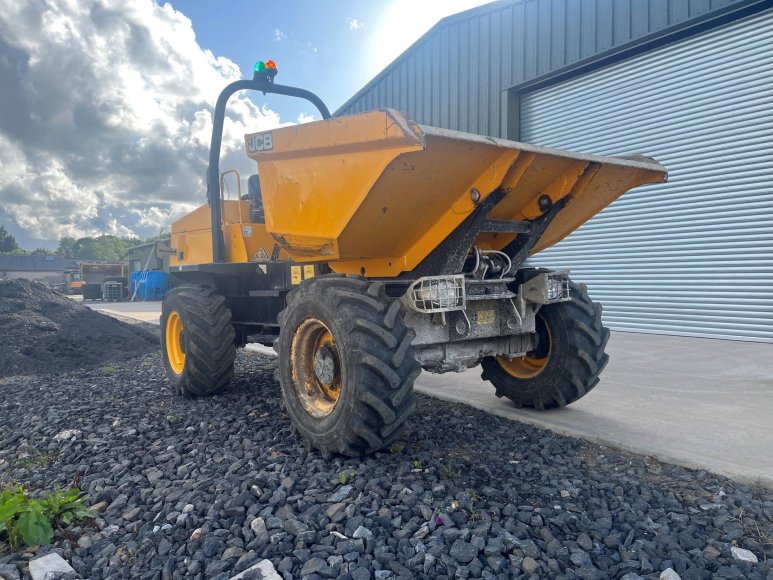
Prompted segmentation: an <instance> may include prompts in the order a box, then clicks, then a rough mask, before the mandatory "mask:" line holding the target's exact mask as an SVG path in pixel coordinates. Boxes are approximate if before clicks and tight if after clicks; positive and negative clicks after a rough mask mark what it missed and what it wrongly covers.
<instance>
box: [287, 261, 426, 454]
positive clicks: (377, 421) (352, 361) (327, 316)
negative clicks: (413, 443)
mask: <svg viewBox="0 0 773 580" xmlns="http://www.w3.org/2000/svg"><path fill="white" fill-rule="evenodd" d="M403 315H404V310H403V306H402V304H401V303H400V302H399V301H396V300H392V299H390V298H389V297H387V295H386V290H385V286H384V284H383V283H381V282H369V281H366V280H362V279H357V278H345V277H341V276H320V277H316V278H312V279H310V280H307V281H304V282H303V283H302V284H301V286H300V287H299V288H297V289H295V290H293V291H292V292H291V293H290V294H289V295H288V298H287V308H286V309H285V310H284V311H282V313H281V314H280V315H279V323H280V325H281V330H280V332H279V338H278V339H277V341H276V343H275V348H276V350H277V353H278V355H279V368H278V371H279V373H278V374H279V381H280V384H281V387H282V400H283V402H284V405H285V408H286V409H287V412H288V414H289V415H290V420H291V421H292V423H293V426H294V427H295V428H296V429H297V430H298V431H299V433H300V435H301V436H302V437H303V439H304V440H305V442H306V444H307V445H308V446H309V447H313V448H316V449H319V450H320V452H321V453H322V454H323V456H325V457H329V456H330V455H332V454H333V453H340V454H342V455H346V456H349V457H356V456H359V455H362V454H364V453H369V452H371V451H375V450H377V449H380V448H382V447H384V446H385V445H388V444H389V443H390V442H391V441H394V440H395V439H396V438H397V437H398V436H399V435H400V432H401V430H402V429H403V427H404V425H405V422H406V420H407V418H408V416H409V415H410V414H411V412H412V411H413V409H414V407H415V396H414V393H413V381H414V379H415V378H416V377H417V376H418V374H419V372H421V368H420V367H419V365H418V363H417V362H416V360H415V359H414V356H413V351H412V349H411V342H412V341H413V338H414V335H415V334H414V332H413V330H411V329H410V328H408V327H407V326H406V325H405V322H404V321H403Z"/></svg>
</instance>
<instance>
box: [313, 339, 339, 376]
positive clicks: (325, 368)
mask: <svg viewBox="0 0 773 580" xmlns="http://www.w3.org/2000/svg"><path fill="white" fill-rule="evenodd" d="M336 363H337V361H336V355H335V352H334V350H333V349H332V348H330V346H328V345H326V344H325V345H322V347H320V348H319V349H317V352H316V353H315V354H314V374H315V375H316V376H317V380H318V381H319V382H320V383H321V384H322V385H324V386H327V387H329V386H330V385H332V384H333V381H335V377H336V370H337V368H336V367H337V364H336Z"/></svg>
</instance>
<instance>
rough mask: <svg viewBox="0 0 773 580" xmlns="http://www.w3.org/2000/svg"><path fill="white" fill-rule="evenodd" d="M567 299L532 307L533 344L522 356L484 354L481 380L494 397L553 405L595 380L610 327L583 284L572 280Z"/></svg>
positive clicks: (563, 403) (585, 390)
mask: <svg viewBox="0 0 773 580" xmlns="http://www.w3.org/2000/svg"><path fill="white" fill-rule="evenodd" d="M569 294H570V297H571V300H569V301H567V302H558V303H556V304H549V305H546V306H543V307H542V308H540V310H539V311H538V312H537V317H536V326H537V337H538V340H537V346H536V348H535V349H534V350H533V351H531V352H530V353H528V355H527V356H525V357H521V358H516V359H512V360H507V359H506V358H504V357H496V358H495V357H487V358H485V359H483V362H482V365H481V366H482V367H483V374H482V378H483V379H484V380H488V381H491V383H492V384H493V385H494V387H495V388H496V394H497V396H498V397H507V398H508V399H510V400H511V401H513V402H514V403H515V404H516V406H518V407H532V408H535V409H540V410H542V409H554V408H558V407H564V406H566V405H569V404H570V403H573V402H574V401H577V400H578V399H580V398H582V397H584V396H585V395H586V394H588V392H589V391H590V390H591V389H593V387H595V386H596V385H597V384H598V382H599V374H600V373H601V371H602V370H603V369H604V367H605V366H606V364H607V362H608V361H609V356H608V355H607V354H606V353H605V352H604V349H605V347H606V345H607V341H608V340H609V330H608V329H607V328H606V327H604V325H603V324H602V322H601V305H600V304H597V303H595V302H593V301H592V300H591V299H590V297H589V296H588V291H587V289H586V287H585V285H584V284H581V285H580V284H575V283H571V285H570V290H569Z"/></svg>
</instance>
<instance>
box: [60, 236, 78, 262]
mask: <svg viewBox="0 0 773 580" xmlns="http://www.w3.org/2000/svg"><path fill="white" fill-rule="evenodd" d="M75 242H76V240H75V238H72V237H70V236H62V237H61V238H60V239H59V247H58V248H56V255H57V256H62V257H64V258H74V257H75Z"/></svg>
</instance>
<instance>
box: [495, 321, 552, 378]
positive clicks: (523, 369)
mask: <svg viewBox="0 0 773 580" xmlns="http://www.w3.org/2000/svg"><path fill="white" fill-rule="evenodd" d="M535 323H536V334H537V345H536V347H535V348H534V350H532V351H530V352H529V353H527V355H526V356H523V357H517V358H510V359H508V358H507V357H504V356H498V357H497V362H498V363H499V365H500V366H501V367H502V368H503V369H504V370H505V371H506V372H507V373H508V374H509V375H510V376H513V377H515V378H516V379H533V378H535V377H536V376H537V375H539V374H540V373H541V372H542V371H544V370H545V368H546V367H547V365H548V360H550V354H551V352H552V350H553V348H552V347H553V345H552V337H551V336H550V329H549V328H548V326H547V324H546V323H545V320H544V319H543V318H542V317H541V316H540V315H539V314H537V318H536V320H535Z"/></svg>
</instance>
